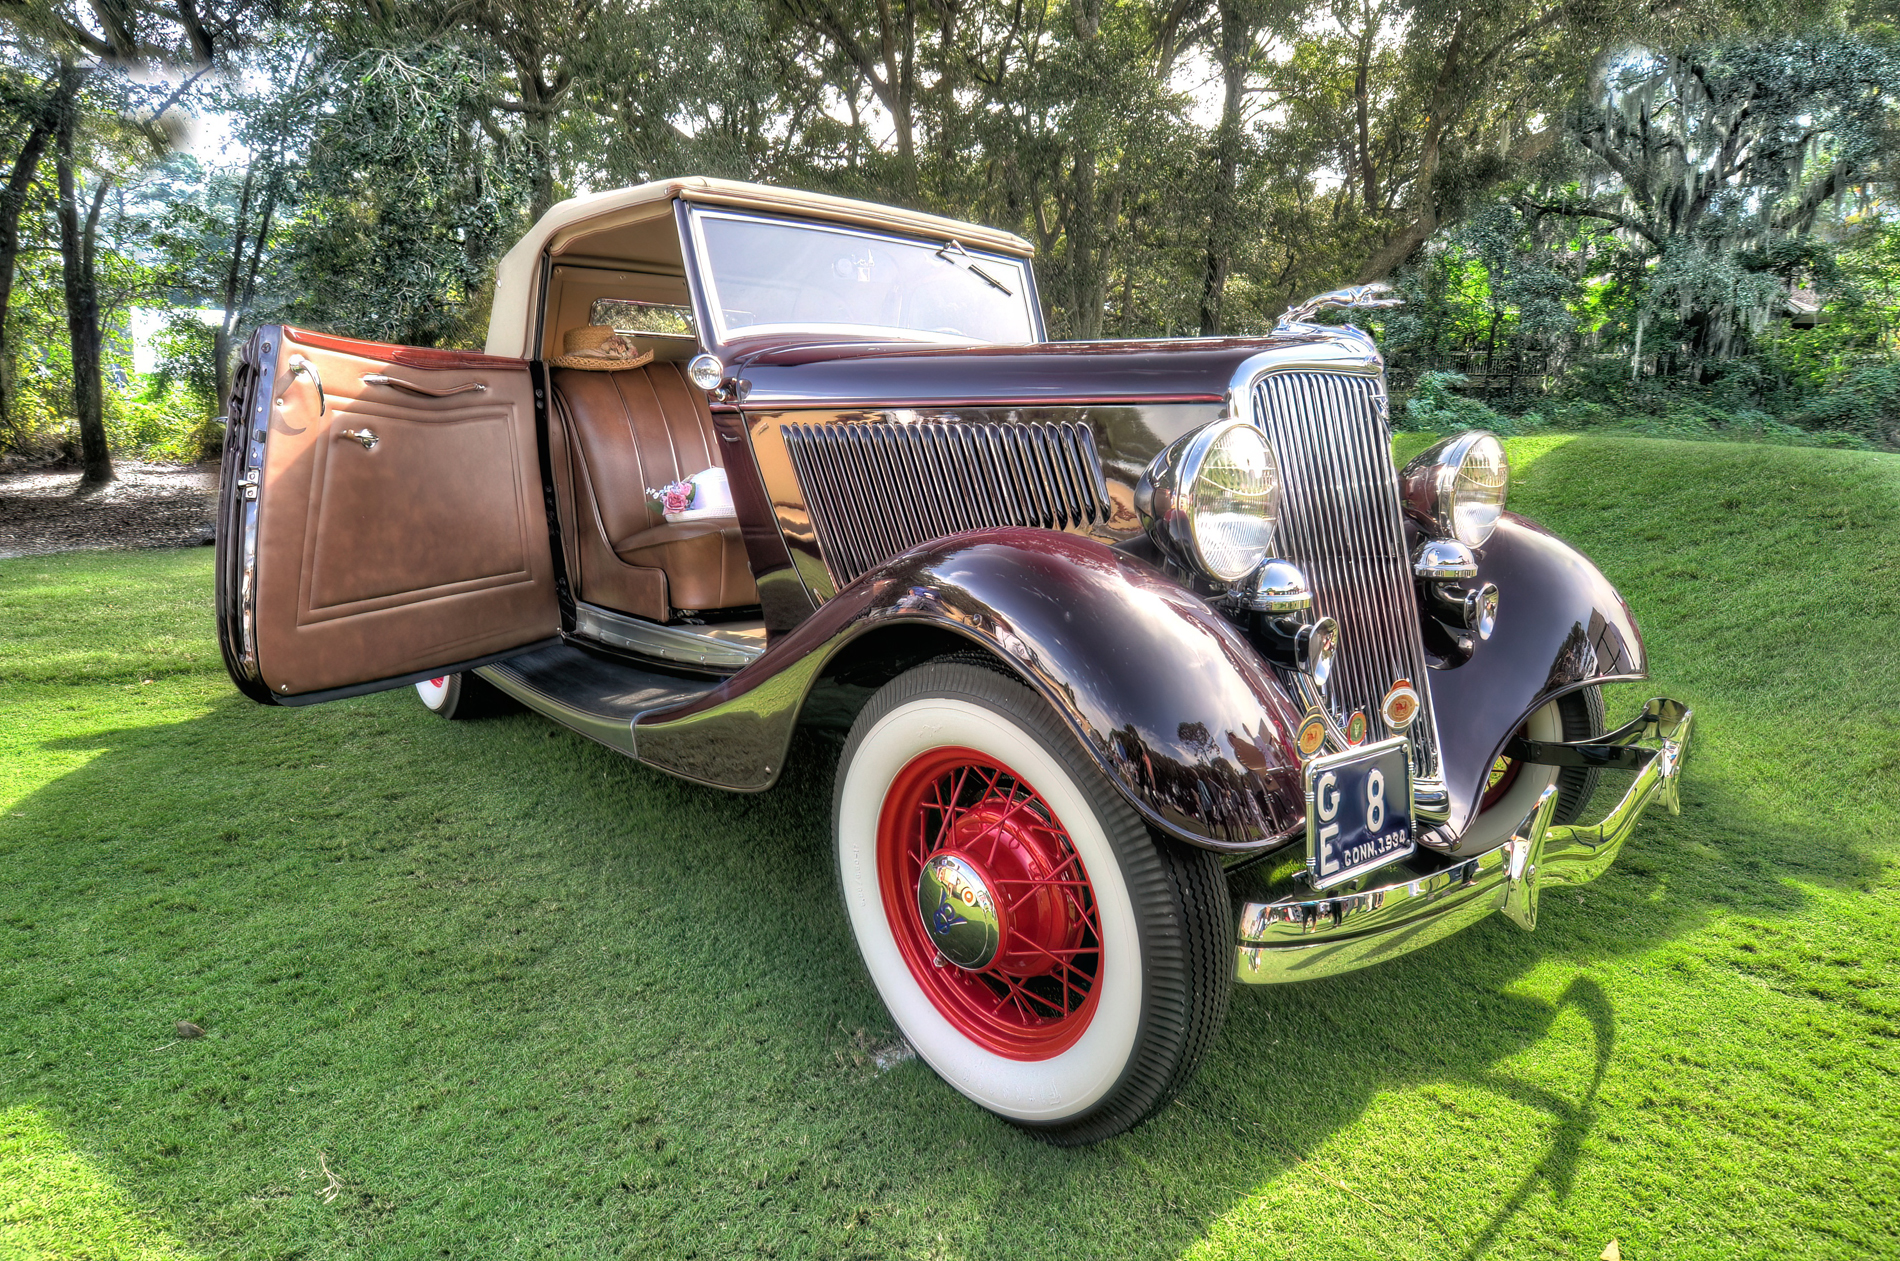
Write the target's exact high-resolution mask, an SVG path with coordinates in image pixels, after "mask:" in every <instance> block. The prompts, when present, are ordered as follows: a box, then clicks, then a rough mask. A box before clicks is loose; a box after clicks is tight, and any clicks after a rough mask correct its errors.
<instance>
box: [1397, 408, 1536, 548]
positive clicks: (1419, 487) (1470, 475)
mask: <svg viewBox="0 0 1900 1261" xmlns="http://www.w3.org/2000/svg"><path fill="white" fill-rule="evenodd" d="M1510 481H1511V464H1510V461H1509V460H1507V459H1505V457H1504V444H1503V443H1502V442H1500V441H1498V436H1497V435H1496V434H1494V433H1488V432H1486V431H1485V430H1482V429H1473V430H1472V431H1470V432H1469V433H1461V434H1458V435H1457V436H1456V437H1452V438H1447V439H1445V440H1444V441H1443V442H1440V443H1438V444H1437V445H1436V446H1433V447H1431V448H1429V449H1427V450H1425V451H1423V452H1421V453H1420V454H1419V456H1418V458H1417V459H1415V460H1413V461H1412V462H1411V463H1410V464H1407V465H1406V466H1405V468H1404V469H1402V470H1401V471H1400V473H1399V493H1400V494H1401V495H1403V496H1404V498H1405V510H1406V512H1407V513H1409V514H1411V516H1412V517H1413V518H1414V519H1416V520H1417V521H1418V523H1419V524H1420V525H1422V526H1424V527H1425V528H1426V529H1427V530H1430V531H1431V532H1432V533H1433V534H1435V535H1437V536H1438V537H1439V538H1446V539H1457V540H1458V541H1459V542H1460V543H1463V544H1464V545H1465V546H1466V547H1482V546H1484V542H1485V540H1486V539H1488V538H1490V537H1491V532H1492V531H1493V530H1495V529H1497V528H1498V518H1499V517H1500V516H1502V515H1503V513H1504V492H1505V490H1506V489H1507V488H1508V487H1509V485H1510Z"/></svg>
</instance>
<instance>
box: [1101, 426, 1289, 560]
mask: <svg viewBox="0 0 1900 1261" xmlns="http://www.w3.org/2000/svg"><path fill="white" fill-rule="evenodd" d="M1135 507H1136V509H1137V511H1139V512H1140V513H1141V515H1142V518H1143V520H1144V522H1145V524H1146V525H1147V528H1148V534H1149V537H1150V538H1152V539H1154V541H1155V542H1156V544H1157V545H1159V546H1160V547H1161V548H1162V550H1164V551H1166V552H1168V553H1170V554H1171V555H1173V556H1174V557H1175V558H1176V559H1177V560H1180V561H1183V562H1185V563H1186V564H1189V565H1191V566H1193V567H1194V568H1196V569H1198V570H1200V571H1201V572H1202V573H1204V574H1206V575H1207V576H1208V577H1210V578H1214V579H1217V580H1218V581H1221V582H1238V581H1239V580H1240V579H1242V578H1245V577H1246V576H1247V575H1248V574H1250V573H1252V572H1253V571H1254V570H1255V569H1257V568H1259V567H1260V562H1261V561H1263V560H1265V559H1267V557H1268V556H1269V555H1270V554H1271V552H1270V549H1271V547H1272V544H1273V530H1274V527H1275V526H1276V525H1278V524H1279V520H1280V465H1279V462H1278V461H1277V460H1275V459H1274V458H1273V448H1272V447H1271V446H1269V445H1268V444H1267V438H1266V435H1265V434H1263V433H1261V432H1260V430H1259V429H1257V428H1255V427H1254V426H1252V425H1250V424H1248V423H1246V422H1245V421H1240V420H1230V421H1220V422H1217V423H1215V424H1212V425H1208V426H1206V427H1205V428H1203V429H1198V430H1196V431H1195V432H1193V433H1191V434H1189V435H1187V437H1185V438H1182V439H1180V440H1179V441H1177V442H1175V443H1174V444H1173V445H1172V446H1170V447H1169V448H1168V449H1167V450H1165V451H1163V452H1162V453H1161V454H1160V455H1159V456H1157V457H1156V459H1155V462H1154V463H1153V464H1151V465H1149V466H1148V471H1147V473H1145V474H1144V475H1143V476H1142V479H1141V485H1140V486H1138V487H1137V488H1136V490H1135Z"/></svg>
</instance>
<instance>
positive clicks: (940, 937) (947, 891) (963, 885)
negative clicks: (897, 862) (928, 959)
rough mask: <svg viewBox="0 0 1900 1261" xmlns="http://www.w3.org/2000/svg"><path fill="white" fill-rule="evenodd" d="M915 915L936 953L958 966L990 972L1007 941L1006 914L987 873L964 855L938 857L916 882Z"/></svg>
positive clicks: (932, 857) (933, 856) (941, 854)
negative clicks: (994, 892)
mask: <svg viewBox="0 0 1900 1261" xmlns="http://www.w3.org/2000/svg"><path fill="white" fill-rule="evenodd" d="M917 912H918V914H919V915H921V916H923V920H924V932H925V933H926V934H928V936H929V937H930V940H931V943H932V944H933V945H935V946H936V947H937V953H938V954H940V955H942V956H943V957H944V959H946V960H947V961H949V962H951V963H954V964H956V965H957V966H958V967H960V968H969V969H971V970H973V971H976V970H981V969H983V968H987V967H988V966H989V965H990V963H991V962H992V961H993V960H994V959H995V958H996V952H997V950H998V949H999V948H1000V947H1001V946H1002V942H1003V912H1002V908H1001V907H1000V906H998V905H997V901H996V898H995V896H994V895H993V894H992V893H991V892H990V879H989V877H988V875H987V874H985V873H984V871H983V869H982V868H981V867H979V866H977V865H976V864H975V863H974V862H972V861H971V860H970V859H968V858H966V857H964V856H963V855H962V854H956V853H938V854H934V855H932V856H931V859H930V861H929V862H927V863H925V864H924V869H923V872H922V874H921V875H920V876H919V877H918V880H917Z"/></svg>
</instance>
